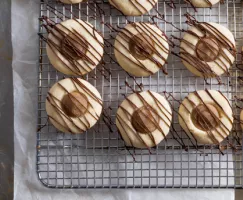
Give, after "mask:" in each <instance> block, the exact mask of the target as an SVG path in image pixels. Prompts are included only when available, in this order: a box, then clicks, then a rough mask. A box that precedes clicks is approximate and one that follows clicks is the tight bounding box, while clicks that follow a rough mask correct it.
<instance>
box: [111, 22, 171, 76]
mask: <svg viewBox="0 0 243 200" xmlns="http://www.w3.org/2000/svg"><path fill="white" fill-rule="evenodd" d="M114 51H115V57H116V60H117V62H118V63H119V64H120V66H121V67H122V68H123V69H124V70H125V71H127V72H128V73H130V74H131V75H133V76H137V77H141V76H149V75H152V74H154V73H156V72H158V71H159V70H160V69H162V70H164V64H165V63H166V61H167V58H168V55H169V44H168V42H167V39H166V37H165V35H164V33H163V32H162V31H161V30H160V29H159V28H157V27H156V26H155V25H153V24H149V23H143V22H136V23H131V24H128V25H127V26H126V27H125V28H124V29H123V30H121V31H120V33H119V34H118V35H117V37H116V39H115V44H114ZM164 71H165V70H164ZM165 73H166V72H165Z"/></svg>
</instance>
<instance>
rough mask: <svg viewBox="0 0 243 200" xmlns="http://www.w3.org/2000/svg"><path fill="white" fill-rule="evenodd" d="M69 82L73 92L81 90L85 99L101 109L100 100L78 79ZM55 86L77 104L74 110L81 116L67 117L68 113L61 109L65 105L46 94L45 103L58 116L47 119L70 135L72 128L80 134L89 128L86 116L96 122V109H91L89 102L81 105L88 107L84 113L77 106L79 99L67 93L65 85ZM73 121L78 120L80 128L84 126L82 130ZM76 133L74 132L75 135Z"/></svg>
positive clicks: (98, 115) (97, 115)
mask: <svg viewBox="0 0 243 200" xmlns="http://www.w3.org/2000/svg"><path fill="white" fill-rule="evenodd" d="M69 80H70V81H71V82H72V84H73V86H74V87H75V91H80V89H79V88H82V90H83V93H82V95H85V98H87V99H88V97H89V98H91V99H92V100H94V101H95V102H96V103H98V104H100V106H102V107H103V103H102V100H101V99H100V98H99V97H97V96H96V95H95V94H94V93H93V92H92V91H91V90H90V89H89V88H88V87H87V86H85V85H84V84H83V83H82V82H81V81H80V80H79V79H78V78H70V79H69ZM57 84H58V87H59V88H60V89H61V90H63V91H64V92H65V93H66V95H68V96H70V97H71V98H73V99H75V100H74V101H77V102H79V104H76V107H75V109H77V111H76V112H78V111H79V112H80V113H82V115H80V116H73V115H69V113H67V112H65V110H64V109H63V103H65V102H63V100H61V99H58V98H57V97H55V96H54V95H53V94H51V93H50V92H48V96H47V101H48V102H49V104H50V106H51V107H52V109H53V110H54V112H55V113H56V114H57V116H58V117H52V116H50V115H48V117H49V119H51V120H53V121H54V122H55V123H57V124H58V125H59V126H61V127H63V129H65V130H66V131H67V132H70V133H74V132H73V131H72V127H75V128H76V129H77V130H78V132H80V133H82V132H84V131H86V130H88V129H89V128H91V124H90V122H89V120H88V118H87V114H88V115H89V116H90V117H92V118H93V119H94V120H96V121H97V120H98V119H99V117H100V114H99V113H97V111H96V109H95V108H94V107H93V105H92V104H91V103H90V101H87V102H86V103H88V105H83V106H87V107H89V109H88V108H87V109H85V113H84V109H83V108H82V107H79V106H77V105H80V104H81V103H80V101H79V99H78V98H77V96H76V95H73V94H72V93H70V92H68V90H67V89H66V88H65V85H62V84H61V83H59V82H58V83H57ZM86 113H87V114H86ZM74 119H75V120H78V123H80V124H82V126H84V129H83V128H81V127H80V126H79V125H78V124H77V123H75V121H74ZM66 121H68V122H69V123H70V124H71V125H69V124H68V123H66ZM70 126H71V127H70ZM76 132H77V131H75V133H76Z"/></svg>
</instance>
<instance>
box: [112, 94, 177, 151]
mask: <svg viewBox="0 0 243 200" xmlns="http://www.w3.org/2000/svg"><path fill="white" fill-rule="evenodd" d="M171 121H172V110H171V108H170V105H169V103H168V101H167V100H166V99H165V98H164V97H163V96H161V95H160V94H158V93H155V92H152V91H144V92H140V93H134V94H132V95H130V96H128V97H127V98H126V99H125V100H124V101H123V102H122V103H121V105H120V106H119V108H118V110H117V116H116V126H117V128H118V130H119V132H120V134H121V136H122V138H123V140H124V141H125V143H126V145H127V146H133V147H137V148H148V147H153V146H156V145H158V144H159V143H160V142H161V141H162V140H163V139H164V138H165V137H166V135H167V134H168V133H169V130H170V126H171Z"/></svg>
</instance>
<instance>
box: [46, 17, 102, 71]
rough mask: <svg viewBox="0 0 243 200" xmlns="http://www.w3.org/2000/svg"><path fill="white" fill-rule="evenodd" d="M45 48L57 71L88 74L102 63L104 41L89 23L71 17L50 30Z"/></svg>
mask: <svg viewBox="0 0 243 200" xmlns="http://www.w3.org/2000/svg"><path fill="white" fill-rule="evenodd" d="M46 51H47V55H48V58H49V60H50V62H51V64H52V65H53V66H54V67H55V68H56V69H57V70H58V71H60V72H62V73H64V74H67V75H85V74H87V73H88V72H90V71H92V70H93V69H94V68H95V67H96V66H97V65H98V64H99V63H100V61H101V59H102V57H103V53H104V40H103V37H102V36H101V35H100V34H99V33H98V32H97V31H96V30H95V28H94V27H93V26H92V25H91V24H90V23H88V22H85V21H82V20H79V19H69V20H66V21H63V22H61V23H59V24H56V25H55V26H53V28H52V29H51V30H50V33H49V34H48V40H47V47H46Z"/></svg>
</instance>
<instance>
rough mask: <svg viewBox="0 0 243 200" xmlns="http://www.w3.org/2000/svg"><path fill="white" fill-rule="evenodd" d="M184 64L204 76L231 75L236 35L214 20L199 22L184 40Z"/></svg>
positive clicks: (182, 49)
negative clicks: (230, 69)
mask: <svg viewBox="0 0 243 200" xmlns="http://www.w3.org/2000/svg"><path fill="white" fill-rule="evenodd" d="M180 56H181V59H182V62H183V64H184V65H185V66H186V67H187V68H188V70H189V71H191V72H192V73H193V74H195V75H196V76H200V77H203V78H211V77H218V76H220V75H222V74H224V73H227V74H229V68H230V67H231V66H232V65H233V63H234V61H235V56H236V46H235V39H234V36H233V34H232V33H231V32H230V31H229V30H228V29H227V28H225V27H224V26H222V25H220V24H216V23H212V22H209V23H207V22H202V23H197V22H195V24H194V25H192V27H191V28H190V29H189V30H188V31H187V32H186V33H185V35H184V37H183V39H182V40H181V46H180Z"/></svg>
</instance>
